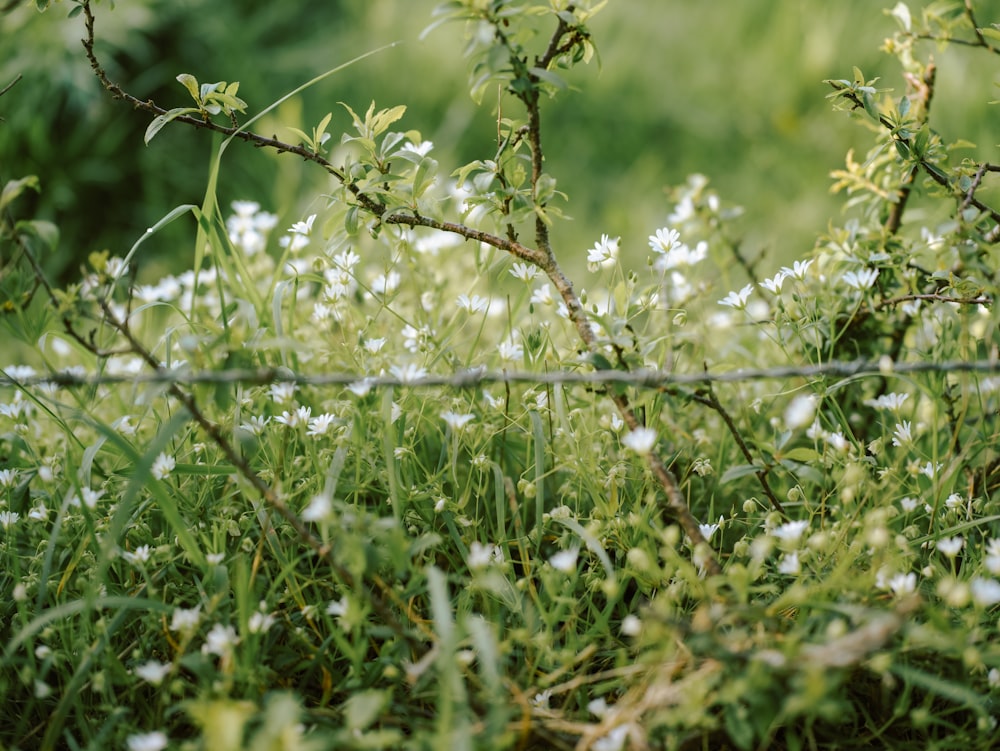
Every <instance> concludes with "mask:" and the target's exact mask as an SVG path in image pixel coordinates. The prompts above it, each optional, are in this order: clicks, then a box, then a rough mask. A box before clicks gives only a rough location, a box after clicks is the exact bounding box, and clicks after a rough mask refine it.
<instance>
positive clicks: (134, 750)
mask: <svg viewBox="0 0 1000 751" xmlns="http://www.w3.org/2000/svg"><path fill="white" fill-rule="evenodd" d="M169 743H170V740H169V739H168V738H167V735H166V733H164V732H163V731H162V730H154V731H153V732H152V733H137V734H135V735H130V736H129V737H128V738H126V739H125V745H126V746H128V751H163V749H165V748H166V747H167V745H168V744H169Z"/></svg>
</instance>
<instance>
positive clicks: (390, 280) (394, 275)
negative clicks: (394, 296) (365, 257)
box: [371, 271, 400, 296]
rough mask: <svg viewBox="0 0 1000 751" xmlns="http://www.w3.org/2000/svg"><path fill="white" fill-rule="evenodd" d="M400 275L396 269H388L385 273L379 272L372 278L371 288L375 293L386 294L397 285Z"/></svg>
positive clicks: (392, 290)
mask: <svg viewBox="0 0 1000 751" xmlns="http://www.w3.org/2000/svg"><path fill="white" fill-rule="evenodd" d="M399 282H400V276H399V272H398V271H390V272H388V273H386V274H379V275H378V276H376V277H375V278H374V279H372V283H371V290H372V292H374V293H375V294H376V295H383V296H384V295H388V294H390V293H391V292H394V291H395V290H396V288H397V287H398V286H399Z"/></svg>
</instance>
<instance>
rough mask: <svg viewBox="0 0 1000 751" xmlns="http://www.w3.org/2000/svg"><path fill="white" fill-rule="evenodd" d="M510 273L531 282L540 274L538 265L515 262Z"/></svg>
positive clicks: (516, 277)
mask: <svg viewBox="0 0 1000 751" xmlns="http://www.w3.org/2000/svg"><path fill="white" fill-rule="evenodd" d="M510 275H511V276H512V277H514V278H515V279H520V280H521V281H522V282H530V281H531V280H532V279H534V278H535V277H536V276H538V267H537V266H533V265H531V264H530V263H520V262H517V263H515V264H514V265H513V266H512V267H511V269H510Z"/></svg>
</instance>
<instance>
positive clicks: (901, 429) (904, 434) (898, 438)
mask: <svg viewBox="0 0 1000 751" xmlns="http://www.w3.org/2000/svg"><path fill="white" fill-rule="evenodd" d="M911 443H913V432H912V431H911V429H910V421H909V420H903V421H902V422H901V423H897V424H896V429H895V430H894V431H892V445H893V446H900V447H904V446H909V445H910V444H911Z"/></svg>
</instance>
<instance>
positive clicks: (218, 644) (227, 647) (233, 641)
mask: <svg viewBox="0 0 1000 751" xmlns="http://www.w3.org/2000/svg"><path fill="white" fill-rule="evenodd" d="M239 641H240V639H239V637H238V636H237V635H236V629H234V628H233V627H232V626H223V625H222V624H221V623H216V624H215V625H214V626H212V629H211V631H209V632H208V634H207V635H206V636H205V643H204V644H202V645H201V653H202V654H206V655H207V654H213V655H218V656H219V657H225V656H226V655H228V654H230V653H231V652H232V651H233V647H235V646H236V645H237V644H238V643H239Z"/></svg>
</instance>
